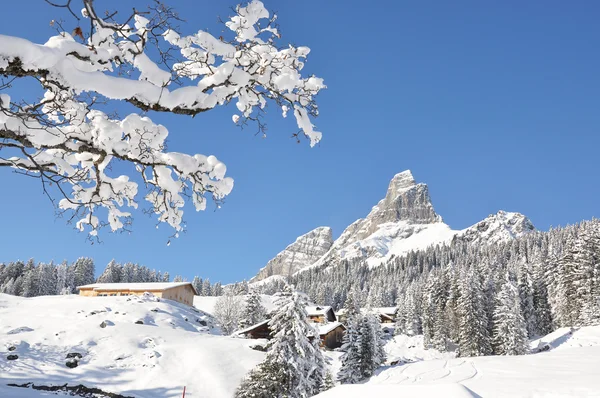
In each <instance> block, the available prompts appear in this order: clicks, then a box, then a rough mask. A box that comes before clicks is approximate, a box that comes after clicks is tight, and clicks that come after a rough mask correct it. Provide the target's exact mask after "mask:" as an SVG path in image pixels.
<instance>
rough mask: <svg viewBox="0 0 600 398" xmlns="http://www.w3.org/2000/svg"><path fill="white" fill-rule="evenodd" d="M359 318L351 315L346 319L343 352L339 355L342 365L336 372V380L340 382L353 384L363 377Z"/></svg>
mask: <svg viewBox="0 0 600 398" xmlns="http://www.w3.org/2000/svg"><path fill="white" fill-rule="evenodd" d="M359 320H360V319H359V318H358V317H357V316H351V317H349V318H347V321H346V332H345V333H344V338H343V339H342V347H341V351H342V352H343V354H342V355H341V357H340V361H341V362H342V366H341V367H340V371H339V372H338V380H339V382H340V383H342V384H355V383H358V382H359V381H361V380H362V379H363V373H362V370H361V344H362V341H361V336H360V332H359V327H360V323H359Z"/></svg>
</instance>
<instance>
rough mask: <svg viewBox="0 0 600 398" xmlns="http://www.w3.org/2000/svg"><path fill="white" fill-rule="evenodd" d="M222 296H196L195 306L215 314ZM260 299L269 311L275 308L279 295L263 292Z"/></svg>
mask: <svg viewBox="0 0 600 398" xmlns="http://www.w3.org/2000/svg"><path fill="white" fill-rule="evenodd" d="M220 297H221V296H194V307H196V308H197V309H199V310H201V311H204V312H205V313H207V314H210V315H213V314H214V312H215V305H216V303H217V300H219V298H220ZM260 299H261V302H262V305H263V307H265V309H266V310H267V312H269V311H272V310H273V309H275V307H276V305H275V301H276V300H277V297H275V296H269V295H266V294H261V295H260Z"/></svg>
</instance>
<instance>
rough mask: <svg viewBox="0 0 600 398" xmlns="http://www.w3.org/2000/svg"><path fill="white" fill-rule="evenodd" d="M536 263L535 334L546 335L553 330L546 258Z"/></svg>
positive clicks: (534, 282)
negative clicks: (545, 276) (546, 278)
mask: <svg viewBox="0 0 600 398" xmlns="http://www.w3.org/2000/svg"><path fill="white" fill-rule="evenodd" d="M541 261H543V262H541V263H539V264H537V265H535V266H534V267H533V272H532V290H533V312H534V315H535V321H536V322H535V328H534V333H533V336H544V335H546V334H548V333H550V332H552V310H551V308H550V302H549V300H548V287H547V284H546V280H545V278H544V268H545V266H546V264H547V263H546V260H545V258H544V259H543V260H541Z"/></svg>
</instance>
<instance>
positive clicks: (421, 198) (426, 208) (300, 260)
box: [252, 170, 535, 282]
mask: <svg viewBox="0 0 600 398" xmlns="http://www.w3.org/2000/svg"><path fill="white" fill-rule="evenodd" d="M534 230H535V228H534V226H533V224H532V223H531V221H530V220H529V219H528V218H527V217H525V216H524V215H522V214H520V213H511V212H505V211H499V212H498V213H496V214H492V215H490V216H488V217H487V218H486V219H484V220H483V221H480V222H478V223H477V224H475V225H473V226H471V227H469V228H466V229H464V230H454V229H452V228H451V227H450V226H449V225H447V224H445V223H444V222H443V220H442V217H441V216H439V215H438V214H437V213H436V212H435V210H434V208H433V205H432V203H431V198H430V196H429V189H428V187H427V185H426V184H424V183H417V182H416V181H415V179H414V177H413V175H412V173H411V172H410V170H406V171H403V172H401V173H398V174H396V175H395V176H394V178H392V180H391V182H390V184H389V186H388V189H387V193H386V195H385V197H384V198H383V199H381V200H380V201H379V203H377V205H376V206H374V207H373V208H372V209H371V211H370V212H369V214H368V215H367V216H366V217H365V218H361V219H359V220H356V221H355V222H353V223H352V224H350V226H348V227H347V228H346V229H345V230H344V231H343V232H342V234H341V235H340V237H339V238H338V239H336V240H335V242H333V244H332V243H331V229H330V228H327V227H321V228H317V229H316V230H314V231H311V232H309V233H308V234H306V235H303V236H301V237H300V238H298V239H297V240H296V242H295V243H293V244H292V245H290V246H288V247H287V248H286V249H285V250H284V251H283V252H281V253H279V254H278V255H277V256H276V257H275V258H274V259H273V260H271V261H270V262H269V263H268V264H267V266H266V267H265V268H263V269H261V271H260V272H259V274H258V275H257V276H256V277H255V278H254V279H252V281H253V282H254V281H258V280H261V279H264V278H267V277H271V276H273V275H284V276H289V275H290V274H292V273H294V272H297V271H299V270H303V269H306V268H308V267H310V266H317V265H323V264H332V263H336V262H337V260H340V259H349V258H363V259H365V260H366V261H367V262H368V263H369V264H370V265H372V266H376V265H379V264H381V263H382V262H384V261H385V260H387V259H389V258H390V257H392V256H394V255H396V256H398V255H402V254H405V253H407V252H409V251H411V250H422V249H426V248H427V247H429V246H431V245H436V244H443V243H450V242H451V241H452V240H453V239H463V240H466V241H468V242H472V243H477V244H488V243H497V242H501V241H506V240H509V239H513V238H517V237H519V236H521V235H523V234H526V233H529V232H532V231H534ZM315 235H317V236H318V238H313V237H314V236H315ZM307 253H310V254H307ZM319 253H321V255H319Z"/></svg>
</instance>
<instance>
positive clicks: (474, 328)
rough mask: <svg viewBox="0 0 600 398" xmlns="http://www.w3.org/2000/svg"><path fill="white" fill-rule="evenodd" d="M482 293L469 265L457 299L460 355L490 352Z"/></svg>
mask: <svg viewBox="0 0 600 398" xmlns="http://www.w3.org/2000/svg"><path fill="white" fill-rule="evenodd" d="M482 295H483V292H482V288H481V283H480V279H479V276H478V275H477V273H476V271H475V269H474V268H473V267H470V268H468V269H467V270H466V272H465V275H464V276H463V279H462V281H461V284H460V297H459V299H458V315H459V342H458V347H459V352H458V353H459V355H460V356H463V357H472V356H480V355H489V354H491V352H492V349H491V343H490V336H489V333H488V329H487V325H488V320H487V316H486V313H485V309H484V307H483V297H482Z"/></svg>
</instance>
